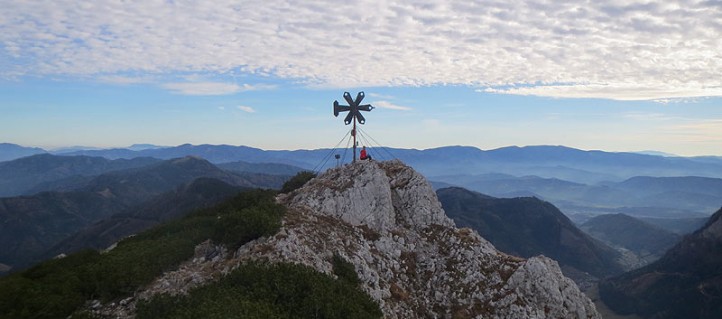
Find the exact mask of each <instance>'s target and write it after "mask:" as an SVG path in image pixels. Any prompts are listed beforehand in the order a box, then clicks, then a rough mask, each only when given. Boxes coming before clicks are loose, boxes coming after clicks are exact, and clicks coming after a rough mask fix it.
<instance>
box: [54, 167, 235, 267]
mask: <svg viewBox="0 0 722 319" xmlns="http://www.w3.org/2000/svg"><path fill="white" fill-rule="evenodd" d="M245 189H248V188H244V187H239V186H233V185H230V184H228V183H225V182H223V181H221V180H217V179H214V178H208V177H200V178H197V179H195V180H193V181H191V182H190V183H187V184H185V185H182V186H179V187H178V188H177V189H175V190H173V191H170V192H167V193H164V194H161V195H159V196H157V197H154V198H152V199H150V200H148V201H146V202H144V203H141V204H139V205H137V206H135V207H132V208H129V209H125V210H124V211H122V212H120V213H118V214H115V215H113V216H110V217H109V218H107V219H103V220H101V221H99V222H97V223H95V224H92V225H89V226H87V227H85V228H83V229H81V230H80V231H78V232H77V233H75V234H73V235H71V236H70V237H68V238H66V239H64V240H63V241H62V242H60V243H58V244H57V245H55V246H54V247H52V248H50V249H49V251H48V252H46V253H44V255H45V256H46V258H49V257H52V256H56V255H58V254H61V253H62V254H69V253H73V252H76V251H78V250H80V249H85V248H91V249H105V248H107V247H109V246H110V245H111V244H113V243H115V242H118V241H119V240H120V239H122V238H124V237H127V236H129V235H132V234H137V233H139V232H141V231H144V230H146V229H149V228H151V227H153V226H156V225H158V224H160V223H162V222H165V221H169V220H173V219H176V218H180V217H182V216H184V215H185V214H188V213H190V212H192V211H193V210H195V209H199V208H203V207H210V206H212V205H215V204H218V203H220V202H222V201H223V200H226V199H228V198H230V197H232V196H234V195H236V194H238V193H239V192H241V191H243V190H245Z"/></svg>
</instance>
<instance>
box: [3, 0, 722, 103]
mask: <svg viewBox="0 0 722 319" xmlns="http://www.w3.org/2000/svg"><path fill="white" fill-rule="evenodd" d="M720 34H722V5H720V4H719V1H704V0H677V1H659V2H647V1H644V2H641V1H597V2H593V1H592V2H589V1H581V0H577V1H549V0H531V1H447V0H422V1H401V2H389V1H382V0H366V1H347V2H338V1H298V2H296V1H290V0H288V1H286V0H277V1H267V0H249V1H241V2H237V1H222V0H219V1H175V2H170V1H161V0H148V1H123V2H120V1H91V2H77V1H70V0H65V1H64V0H57V1H39V2H35V1H10V2H6V3H4V4H3V10H2V11H1V12H0V76H3V77H5V78H16V77H22V76H38V75H39V76H43V75H71V76H107V75H111V76H112V75H115V74H119V73H123V72H132V73H135V74H140V73H145V74H149V75H157V74H168V73H173V72H199V73H216V72H217V73H221V74H225V73H227V72H241V73H252V74H260V75H270V76H275V77H280V78H285V79H291V80H294V81H300V82H302V83H305V84H306V85H308V86H313V87H359V86H361V87H369V86H424V85H444V84H461V85H470V86H478V87H482V88H492V90H496V92H497V93H505V94H522V95H541V96H554V97H593V98H608V99H618V100H647V99H667V98H685V97H695V96H722V76H721V75H722V37H721V36H720ZM349 75H352V76H349ZM167 86H169V87H170V88H171V89H172V90H175V91H177V92H179V93H182V94H207V93H205V92H213V91H214V90H215V91H216V92H221V94H225V93H223V92H231V91H234V90H236V92H237V90H238V89H237V88H233V87H232V86H223V85H220V84H216V85H215V86H213V85H210V84H208V83H200V84H198V85H197V86H196V88H195V89H194V88H190V84H179V83H170V84H167ZM203 86H207V87H206V88H203ZM212 86H213V87H212ZM510 87H511V88H510ZM173 88H175V89H173ZM185 92H190V93H185Z"/></svg>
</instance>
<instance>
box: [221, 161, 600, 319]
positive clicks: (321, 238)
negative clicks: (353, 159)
mask: <svg viewBox="0 0 722 319" xmlns="http://www.w3.org/2000/svg"><path fill="white" fill-rule="evenodd" d="M278 200H279V202H281V203H283V204H284V205H286V206H287V207H288V208H289V212H288V213H287V215H286V217H285V218H284V225H283V227H282V230H281V231H280V232H279V233H278V234H276V235H275V236H273V237H271V238H267V239H262V240H257V241H254V242H251V243H248V244H246V245H244V246H242V247H241V248H240V249H239V250H238V251H237V252H236V254H235V256H236V258H238V259H240V260H245V259H261V260H268V261H272V262H296V263H301V264H305V265H308V266H311V267H313V268H315V269H317V270H318V271H321V272H324V273H328V274H332V266H331V257H332V256H333V254H339V255H341V256H342V257H344V258H345V259H347V260H348V261H350V262H351V263H352V264H353V265H354V267H355V269H356V272H357V273H358V275H359V278H360V279H361V282H362V287H363V289H364V290H365V291H366V292H367V293H369V295H371V296H372V297H373V298H374V299H376V300H377V301H378V302H379V304H380V305H381V308H382V310H383V312H384V315H385V317H387V318H419V317H439V318H452V317H453V318H476V317H483V318H600V316H599V314H598V313H597V311H596V309H595V308H594V305H593V304H592V302H591V301H590V300H589V299H588V298H587V297H586V296H584V295H583V294H582V293H581V292H580V291H579V289H578V287H577V286H576V285H575V284H574V283H573V282H572V281H571V280H570V279H568V278H566V277H564V276H563V275H562V273H561V270H560V269H559V266H558V264H557V263H556V262H555V261H553V260H551V259H549V258H546V257H543V256H540V257H534V258H530V259H528V260H523V259H520V258H516V257H512V256H509V255H505V254H503V253H501V252H499V251H497V250H496V249H495V248H494V247H493V246H492V245H491V244H490V243H489V242H487V241H486V240H485V239H483V238H482V237H480V236H479V235H478V234H477V233H476V232H474V231H472V230H470V229H468V228H462V229H458V228H456V227H455V225H454V223H453V221H452V220H451V219H449V218H448V217H447V216H446V215H445V213H444V211H443V209H442V208H441V205H440V203H439V202H438V200H437V198H436V194H435V193H434V191H433V189H432V188H431V186H430V185H429V183H428V182H427V181H426V180H425V179H424V177H423V176H421V175H420V174H419V173H417V172H416V171H414V170H413V169H411V168H410V167H408V166H406V165H404V164H403V163H401V162H399V161H391V162H372V161H360V162H357V163H354V164H351V165H346V166H343V167H340V168H336V169H332V170H330V171H328V172H326V173H325V174H323V175H321V176H319V177H317V178H315V179H313V180H311V181H310V182H309V183H307V184H306V185H305V186H304V187H302V188H300V189H298V190H296V191H294V192H292V193H290V194H288V195H281V196H279V198H278Z"/></svg>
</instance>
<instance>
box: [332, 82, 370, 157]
mask: <svg viewBox="0 0 722 319" xmlns="http://www.w3.org/2000/svg"><path fill="white" fill-rule="evenodd" d="M364 96H365V95H364V92H363V91H361V92H358V94H357V95H356V99H355V100H352V99H351V93H348V92H343V98H344V99H345V100H346V102H348V105H339V104H338V101H333V116H335V117H338V114H339V113H341V112H348V115H346V118H345V119H344V120H343V122H344V123H346V125H349V124H351V122H353V129H351V136H353V161H354V162H356V121H358V122H359V124H364V123H366V119H365V118H364V116H363V115H361V112H360V111H366V112H368V111H371V110H373V109H374V107H373V106H371V104H364V105H359V104H361V101H362V100H363V99H364Z"/></svg>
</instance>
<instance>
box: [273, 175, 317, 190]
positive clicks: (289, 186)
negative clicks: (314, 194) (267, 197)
mask: <svg viewBox="0 0 722 319" xmlns="http://www.w3.org/2000/svg"><path fill="white" fill-rule="evenodd" d="M314 177H316V174H315V173H313V172H309V171H303V172H298V174H296V176H293V177H291V179H289V180H288V181H287V182H285V183H283V186H282V187H281V193H284V194H285V193H290V192H292V191H294V190H296V189H298V188H301V186H303V185H305V184H306V182H308V181H310V180H311V179H313V178H314Z"/></svg>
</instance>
